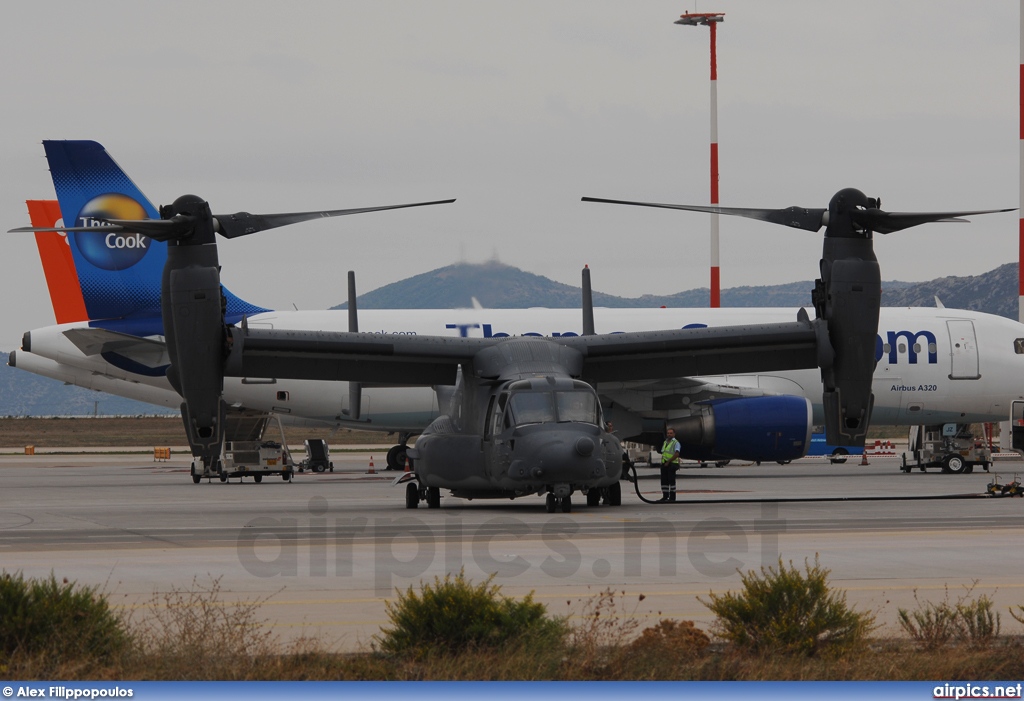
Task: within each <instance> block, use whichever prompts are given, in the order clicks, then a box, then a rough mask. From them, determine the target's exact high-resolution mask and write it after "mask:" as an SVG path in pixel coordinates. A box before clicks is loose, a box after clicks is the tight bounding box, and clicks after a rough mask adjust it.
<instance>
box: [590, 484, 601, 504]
mask: <svg viewBox="0 0 1024 701" xmlns="http://www.w3.org/2000/svg"><path fill="white" fill-rule="evenodd" d="M600 503H601V490H600V489H598V488H597V487H591V488H590V490H589V491H588V492H587V506H597V505H599V504H600Z"/></svg>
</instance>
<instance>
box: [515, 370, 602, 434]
mask: <svg viewBox="0 0 1024 701" xmlns="http://www.w3.org/2000/svg"><path fill="white" fill-rule="evenodd" d="M498 411H499V412H501V411H503V414H504V421H503V428H512V427H513V426H526V425H529V424H539V423H586V424H593V425H595V426H600V423H601V407H600V403H599V402H598V399H597V393H596V392H594V390H593V388H591V387H590V386H589V385H588V384H586V383H585V382H580V381H578V380H562V381H556V382H555V383H554V384H552V383H551V382H549V381H548V379H547V378H542V379H537V380H517V381H515V382H512V383H510V384H509V385H508V387H507V388H506V391H505V392H502V393H501V395H500V396H499V398H498Z"/></svg>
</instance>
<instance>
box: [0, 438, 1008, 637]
mask: <svg viewBox="0 0 1024 701" xmlns="http://www.w3.org/2000/svg"><path fill="white" fill-rule="evenodd" d="M382 457H383V455H382V454H380V453H376V454H375V462H376V464H377V465H378V466H379V465H381V464H382V462H383V460H382V459H381V458H382ZM369 458H370V454H369V453H335V454H334V455H332V459H333V460H334V464H335V471H334V472H329V473H323V474H311V473H304V474H298V475H296V476H295V479H294V481H292V482H291V483H288V482H285V481H283V480H281V479H278V478H268V479H265V480H264V481H263V483H262V484H255V483H254V482H252V481H251V480H245V481H244V482H241V483H239V482H238V481H237V480H232V481H230V482H228V483H226V484H223V483H221V482H219V481H216V480H215V481H213V482H209V483H207V482H203V483H202V484H198V485H196V484H193V483H192V480H191V478H190V476H189V472H188V463H187V462H186V461H184V460H183V459H180V458H176V459H174V460H172V461H171V462H168V463H154V462H153V461H152V458H151V457H149V456H140V455H104V454H95V453H92V454H69V455H34V456H9V455H4V456H0V480H2V482H0V484H2V485H3V486H2V488H0V568H2V569H4V570H6V571H8V572H12V571H22V572H24V573H25V575H27V576H47V575H49V573H50V572H51V571H52V572H53V573H54V574H55V575H56V576H57V577H58V578H65V577H66V578H68V579H69V580H74V581H77V582H79V583H82V584H89V585H98V586H101V587H103V588H104V589H105V590H106V591H108V592H110V593H111V595H112V596H111V600H112V602H113V603H115V604H116V605H118V606H124V607H132V608H140V609H142V610H144V609H145V606H146V605H147V602H150V601H152V600H154V595H155V594H158V593H162V592H166V591H168V590H170V589H172V588H177V589H189V588H190V587H192V586H193V582H196V584H197V585H198V586H200V587H207V588H208V587H209V586H211V584H212V583H213V582H214V581H219V586H220V589H221V598H222V599H223V600H225V601H236V600H252V599H257V598H258V599H265V600H266V601H265V603H263V604H262V606H261V608H260V612H261V615H262V616H263V617H264V618H265V619H266V621H267V624H268V625H270V626H272V627H273V628H274V630H275V632H276V633H278V634H279V635H280V636H281V637H282V638H283V639H290V638H295V637H299V636H302V635H317V636H320V637H321V638H322V639H323V640H325V641H326V642H328V643H329V644H331V645H333V646H336V647H337V648H339V649H358V648H360V647H364V648H365V647H366V646H367V644H368V643H369V641H370V640H371V638H372V636H373V635H374V634H375V633H377V632H378V631H379V629H380V627H381V626H382V625H386V623H387V617H386V611H385V601H386V600H388V599H394V596H395V593H394V591H395V588H396V587H397V588H401V589H405V588H407V587H409V586H410V585H412V586H416V585H418V583H419V582H420V581H421V580H427V581H432V580H433V578H434V577H435V576H444V574H445V573H446V572H458V571H459V570H460V569H464V570H465V573H466V575H467V576H468V577H469V578H471V579H472V580H474V581H480V580H483V579H484V578H486V577H487V576H489V575H490V574H495V575H496V576H495V580H494V581H495V582H496V583H498V584H500V585H501V587H502V590H503V592H505V593H506V594H510V595H514V596H522V595H525V594H527V593H529V592H531V591H533V592H534V596H535V598H536V599H537V600H539V601H541V602H543V603H545V604H546V605H548V607H549V609H550V610H551V611H552V612H554V613H558V614H567V613H568V614H571V615H579V614H580V612H581V611H582V610H583V608H584V606H585V602H586V601H588V600H590V599H592V597H595V596H596V595H597V594H599V593H600V592H602V591H604V590H606V589H612V590H614V591H616V592H625V594H624V595H621V596H620V597H619V601H620V602H621V607H620V609H619V613H620V615H623V616H625V615H632V616H635V617H637V618H638V619H639V620H640V621H641V623H642V624H643V625H647V624H649V623H654V622H656V621H657V620H658V619H659V618H663V617H673V618H685V619H692V620H696V621H697V622H698V623H699V624H701V625H704V626H706V625H707V624H708V623H710V621H711V618H712V617H711V615H710V614H709V612H708V610H707V609H706V608H705V607H704V606H703V605H702V604H701V603H700V601H698V599H697V597H699V596H700V597H704V598H706V596H707V594H708V592H709V591H716V592H722V591H726V590H729V589H736V588H738V587H739V585H740V578H739V575H738V574H737V570H738V569H739V570H747V569H751V568H758V567H760V566H761V565H762V564H766V565H771V564H775V563H777V562H778V560H779V558H780V557H782V558H783V559H784V560H786V561H793V562H794V563H796V564H798V565H802V564H803V562H804V560H805V559H809V560H811V561H813V559H814V558H815V556H817V557H818V558H819V560H820V562H821V564H822V565H824V566H825V567H827V568H829V569H830V570H831V576H830V581H831V582H832V584H833V585H834V586H836V587H837V588H841V589H844V590H846V592H847V597H848V600H849V601H850V602H851V603H853V604H854V605H855V606H857V607H858V608H860V609H862V610H870V611H874V612H875V613H876V614H877V615H878V618H879V621H880V622H881V623H883V624H884V625H885V628H884V629H883V631H882V634H886V633H889V634H893V635H896V634H898V632H899V631H898V626H897V625H896V617H897V609H898V608H899V607H904V608H914V607H915V605H916V604H915V593H916V596H917V597H918V599H919V600H920V601H922V602H923V601H935V602H937V601H940V600H942V599H943V597H945V596H948V597H949V599H950V600H951V601H955V600H956V599H957V598H958V597H959V596H962V595H963V594H964V593H965V591H966V588H969V587H971V586H973V587H974V590H973V594H972V595H973V596H977V595H979V594H987V595H989V596H991V597H992V598H993V599H994V600H995V601H996V603H997V605H998V607H999V610H1000V611H1002V612H1003V630H1004V632H1007V633H1013V632H1016V633H1019V632H1021V631H1020V630H1018V629H1019V628H1020V625H1019V624H1017V623H1016V622H1015V621H1013V620H1012V619H1011V618H1010V617H1009V616H1008V615H1006V607H1008V606H1016V605H1022V604H1024V558H1022V557H1021V556H1020V549H1021V546H1022V544H1024V499H1020V498H1015V499H1011V498H1002V499H993V498H987V497H986V498H978V495H981V494H983V493H984V492H985V488H986V485H987V484H988V483H989V482H991V481H992V479H993V476H992V474H991V473H985V472H982V471H980V470H978V471H976V472H975V473H974V474H970V475H946V474H942V473H941V472H939V471H938V470H930V471H929V472H927V473H923V472H919V471H914V472H912V473H910V474H904V473H902V472H900V471H899V469H898V461H897V459H896V458H880V457H872V458H870V462H871V464H870V465H867V466H861V465H859V464H858V463H857V462H854V461H851V462H849V463H847V464H845V465H831V464H829V462H828V461H827V460H826V459H810V458H805V459H804V460H800V461H797V462H795V463H793V464H790V465H784V466H783V465H777V464H774V463H773V464H764V465H761V466H755V465H736V464H732V465H729V466H727V467H724V468H692V469H685V470H681V471H680V473H679V489H680V498H681V499H683V500H685V502H686V503H680V504H674V505H672V504H664V505H663V504H646V503H643V502H641V501H640V499H638V498H637V496H636V494H635V493H634V491H633V485H632V484H631V483H628V482H623V488H624V489H623V500H622V501H623V504H622V506H621V507H614V508H613V507H607V506H600V507H587V506H585V500H584V499H583V497H582V496H581V495H574V500H573V503H574V509H573V511H572V513H568V514H563V513H556V514H548V513H546V512H545V509H544V502H543V499H541V498H540V497H529V498H523V499H517V500H515V501H508V500H496V501H486V500H484V501H482V500H475V501H466V500H463V499H456V498H454V497H450V496H445V495H442V500H441V508H440V509H439V510H428V509H427V508H426V507H425V505H423V504H421V506H420V508H418V509H416V510H415V511H413V510H407V509H405V508H404V489H403V487H401V486H393V485H392V481H393V479H394V477H395V476H396V473H391V472H384V471H381V470H380V469H378V471H377V473H376V474H366V473H367V465H368V462H369ZM992 471H993V472H998V473H999V476H1000V481H1001V482H1007V481H1011V480H1012V479H1013V477H1014V473H1015V472H1018V473H1021V474H1024V462H1020V461H1007V462H1002V461H1000V462H997V463H996V464H995V466H994V467H993V470H992ZM639 474H640V479H639V485H640V489H641V492H642V493H643V494H644V495H645V496H646V497H647V498H649V499H657V498H658V497H659V496H660V490H659V482H658V478H657V471H656V470H653V469H649V468H641V469H640V470H639ZM922 497H927V498H922ZM837 499H838V500H837ZM791 500H792V501H791ZM641 595H643V600H642V601H641V600H640V597H641Z"/></svg>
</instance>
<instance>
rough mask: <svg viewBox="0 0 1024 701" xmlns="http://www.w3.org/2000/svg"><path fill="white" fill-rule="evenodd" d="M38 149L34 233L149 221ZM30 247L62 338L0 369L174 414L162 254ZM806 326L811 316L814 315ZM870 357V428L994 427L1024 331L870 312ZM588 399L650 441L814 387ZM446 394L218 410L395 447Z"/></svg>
mask: <svg viewBox="0 0 1024 701" xmlns="http://www.w3.org/2000/svg"><path fill="white" fill-rule="evenodd" d="M83 145H88V148H85V147H84V146H83ZM45 146H46V150H47V157H48V159H49V163H50V170H51V172H52V174H53V179H54V184H55V188H56V189H57V194H58V198H59V200H60V204H59V206H58V204H57V202H54V201H31V202H29V211H30V216H31V219H32V224H33V226H35V227H38V228H48V227H53V226H54V225H55V224H56V223H57V222H58V220H59V219H60V216H61V211H65V212H74V216H73V217H70V218H69V220H68V221H69V222H76V223H77V225H78V226H82V225H83V224H82V222H88V221H90V218H97V219H117V218H121V219H128V218H141V217H140V216H139V214H138V212H139V211H142V212H144V213H146V214H148V216H149V217H151V218H157V216H158V215H157V213H156V210H155V208H154V207H153V206H152V204H150V203H149V202H148V200H146V198H145V197H144V196H143V195H142V193H141V192H140V191H139V190H138V188H136V187H135V185H134V184H133V183H132V182H131V180H130V179H129V178H128V177H127V176H126V175H125V174H124V173H123V172H122V171H121V170H120V168H119V167H118V166H117V165H116V164H115V163H114V161H113V160H112V159H110V157H109V155H107V154H106V151H105V150H103V149H102V147H99V146H98V145H97V144H95V143H93V142H74V141H67V142H45ZM136 236H137V235H136ZM36 237H37V242H38V244H39V250H40V255H41V258H42V260H43V267H44V272H45V274H46V276H47V283H48V286H49V290H50V296H51V300H52V301H53V305H54V311H55V315H56V317H57V321H58V322H61V323H58V324H57V325H55V326H48V327H44V328H39V329H34V330H32V331H30V332H28V333H26V334H25V336H24V340H23V344H22V348H21V349H20V350H18V351H15V352H12V353H11V356H10V361H9V363H10V365H12V366H14V367H17V368H21V369H24V370H27V371H29V372H33V373H36V374H39V375H43V376H46V377H51V378H54V379H58V380H61V381H63V382H67V383H70V384H74V385H77V386H80V387H87V388H92V389H97V390H102V391H104V392H109V393H111V394H115V395H118V396H122V397H128V398H132V399H137V400H141V401H144V402H149V403H152V404H158V405H162V406H167V407H175V408H176V407H178V406H179V405H180V404H181V397H180V396H179V395H178V394H177V393H176V392H175V391H174V390H173V389H172V388H171V385H170V384H169V382H168V380H167V377H166V374H165V371H166V368H167V366H168V362H169V361H168V357H167V353H166V348H165V346H164V344H163V336H162V326H161V321H160V309H159V290H160V271H161V270H162V268H163V263H164V261H165V259H166V256H167V245H166V244H164V243H160V242H157V241H153V240H149V239H146V237H138V238H136V239H132V240H131V241H128V240H123V241H122V240H119V237H116V236H114V235H112V234H104V233H95V234H90V233H82V232H77V233H69V234H68V235H67V236H66V237H65V236H63V235H60V234H56V233H37V234H36ZM225 297H226V299H227V309H226V314H225V317H226V319H227V321H228V323H239V322H240V321H241V320H242V319H243V318H244V319H245V320H246V323H247V324H248V326H249V327H250V328H254V329H255V328H274V329H294V330H310V331H345V330H347V329H348V319H347V312H344V311H292V312H289V311H271V310H266V309H263V308H260V307H256V306H254V305H251V304H248V303H246V302H244V301H242V300H239V299H238V298H237V297H235V296H234V295H232V294H231V293H230V292H228V291H226V290H225ZM808 313H809V314H810V315H811V316H813V314H814V312H813V309H809V310H808ZM594 316H595V328H596V330H597V332H598V333H614V332H627V331H643V330H658V329H673V328H686V327H700V326H709V327H711V326H732V325H739V324H758V323H767V322H787V321H794V320H795V319H796V318H797V310H796V309H765V308H758V309H755V308H731V309H664V308H655V309H650V308H648V309H609V308H598V309H595V310H594ZM359 327H360V329H361V330H362V331H364V332H367V331H368V332H372V333H379V334H382V335H392V334H416V335H423V334H426V335H436V336H443V335H450V336H471V337H473V336H476V337H500V336H506V335H507V336H513V335H533V336H559V335H562V336H565V335H579V334H580V333H581V327H582V318H581V313H580V311H579V310H574V309H516V310H509V309H444V310H361V311H360V313H359ZM875 356H876V358H877V360H878V365H877V368H876V370H875V373H874V382H873V391H874V396H875V404H874V412H873V414H872V423H874V424H883V425H884V424H889V425H893V424H895V425H924V424H938V423H946V422H954V423H973V422H983V421H986V422H987V421H992V422H995V421H1004V420H1006V418H1007V416H1008V415H1009V411H1010V405H1011V402H1012V401H1014V400H1021V399H1024V325H1021V324H1018V323H1017V322H1014V321H1011V320H1009V319H1005V318H1002V317H998V316H994V315H991V314H984V313H981V312H972V311H964V310H957V309H947V308H919V307H915V308H883V309H882V310H881V314H880V318H879V330H878V336H877V339H876V345H875ZM597 390H598V392H599V394H600V396H601V398H602V403H603V405H604V409H605V416H606V418H608V419H610V420H612V421H614V423H615V427H616V431H617V433H618V435H619V436H621V437H623V438H627V437H630V436H635V435H639V434H642V433H645V432H657V431H659V430H660V428H659V427H661V426H664V425H665V422H667V421H671V420H673V419H678V418H681V417H685V416H688V415H690V414H691V413H692V412H693V411H694V409H693V407H694V406H695V405H696V404H698V403H699V402H706V401H708V400H716V399H719V400H720V399H724V398H728V397H769V396H780V395H781V396H797V397H804V398H806V399H807V400H809V401H810V403H811V406H812V408H813V422H814V423H822V421H823V412H822V407H821V398H822V385H821V377H820V374H819V372H818V371H817V370H814V369H811V370H800V371H786V372H774V373H765V374H756V375H727V376H715V377H679V378H665V379H662V380H659V381H656V382H639V383H637V382H631V383H602V384H601V385H599V386H598V387H597ZM446 394H449V392H446V388H435V387H363V388H362V395H361V397H362V398H361V408H360V410H359V412H358V418H355V417H354V416H353V412H351V411H350V406H349V402H350V393H349V384H348V383H347V382H323V381H305V380H285V379H276V378H266V377H258V378H257V377H253V378H242V379H238V378H230V377H229V378H226V379H225V382H224V399H225V401H226V402H227V403H228V405H229V406H231V407H234V408H237V409H246V410H255V411H263V412H271V413H275V414H278V415H282V416H285V417H288V419H289V420H290V421H292V422H311V423H316V424H322V425H324V426H341V427H349V428H361V429H369V430H379V431H386V432H397V433H399V434H403V436H405V437H407V436H408V435H415V434H417V433H419V432H421V431H422V430H423V429H424V428H425V427H426V426H427V425H428V424H429V423H430V422H431V421H432V420H433V419H434V418H435V417H436V416H437V415H438V414H439V413H440V411H439V410H442V409H444V408H445V407H443V406H442V405H443V403H444V399H443V398H444V397H445V396H446ZM439 397H441V398H442V399H440V400H439ZM766 406H767V405H766ZM741 428H742V427H741ZM392 457H395V456H392Z"/></svg>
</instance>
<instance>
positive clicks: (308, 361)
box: [224, 328, 494, 385]
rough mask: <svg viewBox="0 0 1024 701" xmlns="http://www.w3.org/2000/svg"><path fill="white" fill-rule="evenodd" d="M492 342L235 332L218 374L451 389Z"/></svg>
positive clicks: (457, 339) (372, 335) (333, 333)
mask: <svg viewBox="0 0 1024 701" xmlns="http://www.w3.org/2000/svg"><path fill="white" fill-rule="evenodd" d="M493 343H494V340H492V339H486V338H450V337H447V336H383V335H381V334H373V333H351V332H343V331H284V330H276V329H251V328H250V329H248V330H245V329H237V328H235V329H232V338H231V353H230V355H229V357H228V360H227V364H226V366H225V369H224V374H225V375H226V376H228V377H276V378H287V379H295V380H339V381H340V380H348V381H356V382H375V383H380V384H385V385H454V384H455V376H456V373H457V372H458V368H459V365H460V364H462V363H466V362H468V361H469V360H471V359H472V358H473V356H474V355H476V353H477V352H479V351H480V350H482V349H484V348H486V347H487V346H490V345H493Z"/></svg>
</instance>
